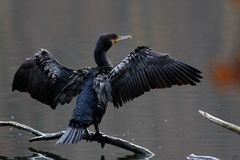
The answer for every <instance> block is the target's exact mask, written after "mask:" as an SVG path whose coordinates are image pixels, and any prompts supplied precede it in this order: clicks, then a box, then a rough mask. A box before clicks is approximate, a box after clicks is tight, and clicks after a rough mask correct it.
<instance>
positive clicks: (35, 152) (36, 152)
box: [0, 148, 102, 160]
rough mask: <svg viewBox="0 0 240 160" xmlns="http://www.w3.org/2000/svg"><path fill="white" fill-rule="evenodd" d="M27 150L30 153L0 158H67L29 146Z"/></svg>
mask: <svg viewBox="0 0 240 160" xmlns="http://www.w3.org/2000/svg"><path fill="white" fill-rule="evenodd" d="M28 150H29V151H30V152H31V153H32V155H30V156H22V157H21V156H19V157H13V158H9V157H4V156H0V159H2V160H39V159H42V160H68V159H66V158H62V157H61V156H59V155H56V154H53V153H51V152H44V151H40V150H36V149H34V148H29V149H28ZM101 160H102V159H101Z"/></svg>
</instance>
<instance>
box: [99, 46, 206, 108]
mask: <svg viewBox="0 0 240 160" xmlns="http://www.w3.org/2000/svg"><path fill="white" fill-rule="evenodd" d="M201 78H202V76H201V71H199V70H197V69H195V68H193V67H192V66H190V65H188V64H186V63H183V62H181V61H179V60H177V59H174V58H172V57H170V56H169V55H166V54H161V53H158V52H156V51H152V50H151V49H150V48H148V47H146V46H143V47H138V48H137V49H135V50H134V51H133V52H131V53H130V55H129V56H127V57H126V58H125V59H124V60H123V61H122V62H121V63H119V64H118V65H116V66H115V67H114V68H113V69H112V70H111V72H110V73H109V75H108V81H107V82H108V83H106V84H107V85H106V87H105V88H104V87H102V88H104V89H105V90H107V91H105V92H104V90H103V92H104V93H107V94H105V95H107V97H111V99H110V98H105V99H109V101H110V100H111V101H112V102H113V104H114V106H116V107H119V106H122V105H123V104H124V103H126V102H128V101H130V100H133V99H134V98H136V97H139V96H140V95H142V94H144V93H145V92H148V91H150V89H155V88H169V87H172V86H173V85H187V84H190V85H196V83H199V82H200V79H201ZM100 88H101V87H100ZM109 93H110V94H111V95H109ZM101 95H104V94H101ZM102 97H104V96H102Z"/></svg>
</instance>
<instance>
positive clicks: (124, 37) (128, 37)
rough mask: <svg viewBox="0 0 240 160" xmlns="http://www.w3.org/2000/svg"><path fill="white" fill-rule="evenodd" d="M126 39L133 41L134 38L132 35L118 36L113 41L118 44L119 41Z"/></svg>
mask: <svg viewBox="0 0 240 160" xmlns="http://www.w3.org/2000/svg"><path fill="white" fill-rule="evenodd" d="M125 39H132V36H131V35H127V36H118V38H116V39H113V40H112V43H113V44H116V43H117V42H118V41H121V40H125Z"/></svg>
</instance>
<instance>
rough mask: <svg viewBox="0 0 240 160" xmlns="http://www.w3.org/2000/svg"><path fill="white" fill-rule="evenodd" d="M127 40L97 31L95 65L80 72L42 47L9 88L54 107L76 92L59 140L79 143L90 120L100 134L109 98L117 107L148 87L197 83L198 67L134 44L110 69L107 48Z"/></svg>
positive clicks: (198, 76)
mask: <svg viewBox="0 0 240 160" xmlns="http://www.w3.org/2000/svg"><path fill="white" fill-rule="evenodd" d="M128 38H131V36H118V35H116V34H105V35H101V36H100V37H99V39H98V41H97V45H96V48H95V51H94V59H95V62H96V64H97V66H96V67H93V68H84V69H78V70H74V69H69V68H67V67H64V66H63V65H61V64H60V63H59V62H58V61H57V60H55V58H54V57H53V56H52V54H51V53H49V52H48V51H47V50H45V49H41V50H40V51H39V52H38V53H36V54H35V55H33V56H32V57H30V58H27V59H26V60H25V62H24V63H23V64H22V65H21V66H20V68H19V69H18V70H17V72H16V74H15V76H14V80H13V85H12V90H13V91H14V90H19V91H21V92H28V93H30V95H31V97H32V98H34V99H37V100H39V101H40V102H43V103H45V104H47V105H50V106H51V108H52V109H55V108H56V106H57V105H58V104H59V103H60V104H65V103H69V102H71V100H72V98H73V97H75V96H77V95H78V98H77V103H76V107H75V109H74V111H73V116H72V119H71V120H70V123H69V127H68V129H67V131H66V133H65V134H64V135H63V136H62V137H61V138H60V139H59V141H58V143H77V142H79V141H80V140H81V138H82V135H83V133H84V132H86V133H88V131H87V127H89V126H90V125H92V124H94V126H95V129H96V134H99V133H100V132H99V129H98V124H99V123H100V122H101V119H102V117H103V115H104V113H105V111H106V108H107V104H108V102H112V103H113V105H114V106H115V107H119V106H122V105H123V104H124V103H126V102H128V101H130V100H133V99H134V98H136V97H139V96H140V95H142V94H144V93H145V92H148V91H150V90H151V89H155V88H169V87H172V86H173V85H179V86H180V85H187V84H189V85H193V86H194V85H196V83H199V82H200V79H201V78H202V76H201V71H199V70H198V69H195V68H194V67H192V66H190V65H188V64H185V63H183V62H181V61H179V60H177V59H174V58H172V57H170V56H169V55H167V54H162V53H158V52H156V51H153V50H151V49H150V48H149V47H147V46H141V47H137V48H136V49H135V50H134V51H132V52H131V53H130V54H129V55H128V56H127V57H126V58H125V59H124V60H123V61H122V62H121V63H119V64H118V65H116V66H114V67H113V66H112V65H111V63H110V61H109V60H108V58H107V55H106V53H107V51H108V50H109V49H110V48H111V46H112V45H113V44H115V43H116V42H118V41H120V40H123V39H128Z"/></svg>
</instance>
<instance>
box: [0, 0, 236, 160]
mask: <svg viewBox="0 0 240 160" xmlns="http://www.w3.org/2000/svg"><path fill="white" fill-rule="evenodd" d="M239 13H240V10H239V4H238V1H234V0H229V1H227V0H211V1H209V0H201V1H199V0H173V1H165V0H155V1H154V0H153V1H137V0H136V1H126V0H121V1H115V2H114V1H95V2H94V1H63V0H52V1H46V0H43V1H30V0H25V1H11V0H9V1H7V0H2V1H0V68H1V69H0V91H1V92H0V120H15V121H18V122H20V123H24V124H27V125H30V126H32V127H34V128H36V129H39V130H40V131H45V132H55V131H59V130H64V129H65V128H66V126H67V124H68V120H69V119H70V117H71V114H72V110H73V107H74V105H75V99H74V100H73V102H72V103H71V104H69V105H65V106H61V107H59V108H57V109H56V110H54V111H52V110H51V109H50V108H49V107H48V106H46V105H44V104H41V103H39V102H37V101H36V100H33V99H31V98H30V96H29V95H27V94H22V93H19V92H14V93H13V92H11V83H12V79H13V75H14V73H15V71H16V70H17V68H18V67H19V65H20V64H21V63H22V62H23V61H24V59H25V58H26V57H29V56H31V55H32V54H33V53H34V52H36V51H37V50H38V49H39V48H46V49H48V50H49V51H50V52H52V53H53V54H54V56H55V57H56V58H57V59H58V60H59V61H60V62H61V63H62V64H64V65H66V66H68V67H72V68H81V67H85V66H94V65H95V64H94V60H93V54H92V53H93V50H94V46H95V42H96V38H97V37H98V36H99V35H100V34H101V33H109V32H116V33H119V34H122V35H126V34H131V35H132V36H133V40H128V41H125V42H121V43H119V45H116V46H114V47H113V48H112V49H111V50H110V53H109V55H110V58H111V59H112V61H113V63H114V64H116V63H118V62H120V61H121V60H122V59H123V58H124V57H125V56H127V55H128V54H129V53H130V51H131V50H133V49H135V48H136V47H137V46H139V45H148V46H150V47H151V48H153V49H154V50H157V51H161V52H167V53H170V54H171V55H172V56H174V57H176V58H178V59H181V60H182V61H184V62H186V63H189V64H191V65H193V66H195V67H197V68H199V69H200V70H202V71H203V76H204V80H203V81H202V83H201V84H199V85H197V86H196V87H191V86H184V87H173V88H171V89H165V90H154V91H153V92H151V93H147V94H145V95H143V96H142V97H141V98H138V99H136V100H134V101H133V102H130V103H128V104H126V105H125V106H124V107H122V108H120V109H115V108H113V106H112V105H111V104H110V105H109V107H108V110H107V113H106V115H105V117H104V118H103V121H102V123H101V125H100V129H101V130H102V132H105V133H107V134H110V135H113V136H117V137H121V138H124V139H127V140H130V141H132V142H134V143H136V144H139V145H142V146H144V147H146V148H148V149H149V150H151V151H152V152H154V153H155V157H154V158H153V159H164V160H166V159H169V160H170V159H171V160H179V159H186V158H185V157H186V156H188V155H190V154H191V153H194V154H196V155H211V156H214V157H218V158H220V159H231V158H232V157H234V156H235V157H236V156H237V157H238V156H239V155H240V143H239V136H238V135H236V134H235V133H232V132H230V131H228V130H225V129H223V128H221V127H219V126H216V125H214V124H212V123H210V122H209V121H207V120H205V119H204V118H203V117H201V115H200V114H199V113H198V110H204V111H207V112H209V113H211V114H214V115H216V116H218V117H220V118H223V119H225V120H228V121H230V122H233V123H235V124H240V118H239V113H240V107H239V102H240V100H239V95H240V94H239V86H238V85H239V81H238V79H237V80H236V79H234V78H232V79H231V78H228V79H226V76H224V77H223V78H221V76H220V79H219V73H220V75H222V74H221V73H222V72H221V71H222V70H220V71H218V70H217V69H218V67H216V66H219V61H220V62H222V61H223V62H224V64H229V65H231V64H235V63H232V62H236V64H238V63H237V61H235V60H236V59H237V57H239V54H240V47H239V43H240V38H239V35H240V30H239V28H240V27H239V24H240V21H239V18H240V16H239ZM220 64H221V63H220ZM220 66H221V65H220ZM225 68H226V67H225ZM229 68H230V69H231V68H233V67H229ZM224 73H225V72H224ZM226 73H228V72H227V71H226ZM226 73H225V74H226ZM238 74H239V73H238ZM226 75H228V74H226ZM234 77H235V76H234ZM235 78H236V77H235ZM230 82H231V83H230ZM223 84H224V86H223ZM31 136H32V135H31V134H28V133H25V132H24V131H20V130H17V129H14V128H10V127H5V128H0V158H2V159H21V158H22V159H24V158H25V159H29V158H31V157H34V156H37V155H38V154H37V153H40V154H43V155H47V156H48V157H51V155H53V156H55V157H51V158H54V159H69V160H74V159H99V160H100V159H104V158H105V159H131V158H127V157H128V156H129V155H131V154H132V153H130V152H127V151H124V150H121V149H119V148H116V147H112V146H109V145H106V146H105V148H104V149H103V150H102V149H101V147H100V144H97V143H87V142H85V141H83V142H81V143H79V144H77V145H55V141H51V142H50V141H49V142H34V143H31V144H30V143H28V141H27V139H28V138H30V137H31ZM14 157H15V158H14ZM16 157H19V158H16ZM239 157H240V156H239Z"/></svg>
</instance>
